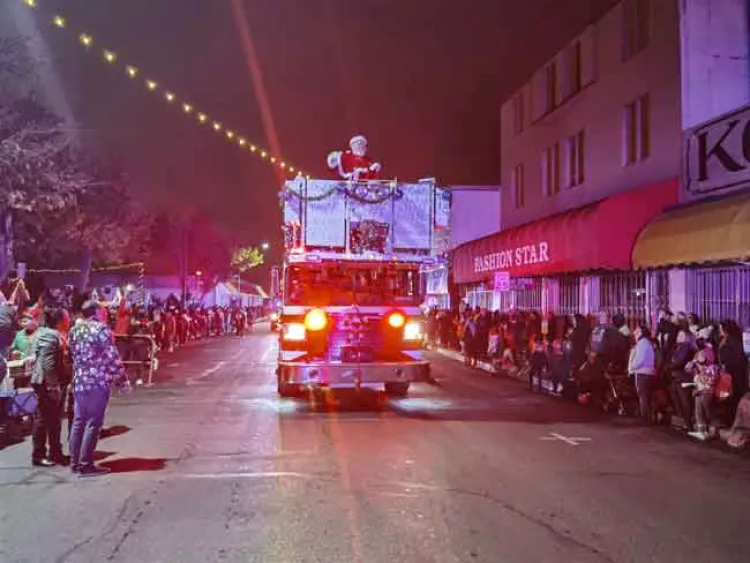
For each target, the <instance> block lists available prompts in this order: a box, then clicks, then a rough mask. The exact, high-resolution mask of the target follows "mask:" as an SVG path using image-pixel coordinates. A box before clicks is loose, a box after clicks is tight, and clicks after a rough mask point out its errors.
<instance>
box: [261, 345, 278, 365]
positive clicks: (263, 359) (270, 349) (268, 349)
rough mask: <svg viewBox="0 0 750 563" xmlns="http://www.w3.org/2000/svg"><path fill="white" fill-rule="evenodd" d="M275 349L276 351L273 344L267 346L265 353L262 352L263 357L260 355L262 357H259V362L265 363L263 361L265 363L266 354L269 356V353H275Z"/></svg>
mask: <svg viewBox="0 0 750 563" xmlns="http://www.w3.org/2000/svg"><path fill="white" fill-rule="evenodd" d="M276 349H277V348H276V345H275V344H270V345H269V346H268V348H266V351H265V352H263V355H262V356H261V357H260V361H261V362H265V361H266V358H267V357H268V354H269V353H271V352H275V351H276Z"/></svg>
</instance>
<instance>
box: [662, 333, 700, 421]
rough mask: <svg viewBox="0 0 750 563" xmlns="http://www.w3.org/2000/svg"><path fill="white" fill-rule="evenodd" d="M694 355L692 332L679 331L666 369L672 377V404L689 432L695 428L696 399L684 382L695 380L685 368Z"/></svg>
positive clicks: (670, 394)
mask: <svg viewBox="0 0 750 563" xmlns="http://www.w3.org/2000/svg"><path fill="white" fill-rule="evenodd" d="M693 356H695V345H694V344H693V338H692V336H691V334H690V333H689V332H688V331H685V330H681V331H679V332H678V333H677V344H676V346H675V349H674V352H673V353H672V357H671V358H668V359H667V365H666V368H667V370H666V371H667V373H668V375H669V378H670V382H669V397H670V399H671V401H672V406H673V407H674V409H675V412H676V414H677V415H678V416H679V417H680V418H682V420H683V429H684V430H685V431H688V432H689V431H691V430H692V429H693V428H692V427H693V417H694V414H695V413H694V409H695V401H694V400H693V389H692V387H684V386H683V384H687V383H691V382H692V381H693V375H692V374H691V373H688V372H687V371H686V369H685V368H686V366H687V365H688V363H690V362H691V361H692V360H693Z"/></svg>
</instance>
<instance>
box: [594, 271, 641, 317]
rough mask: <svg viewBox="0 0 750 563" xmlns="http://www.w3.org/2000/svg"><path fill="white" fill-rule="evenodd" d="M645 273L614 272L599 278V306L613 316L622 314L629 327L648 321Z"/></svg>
mask: <svg viewBox="0 0 750 563" xmlns="http://www.w3.org/2000/svg"><path fill="white" fill-rule="evenodd" d="M646 277H647V275H646V272H615V273H606V274H602V275H601V276H600V278H599V279H600V283H599V306H600V308H601V310H602V311H605V312H607V313H609V314H610V315H614V314H615V313H622V314H623V315H625V319H626V321H627V323H628V325H630V326H634V325H636V324H639V323H647V322H648V321H649V302H648V296H647V293H648V292H647V290H646V288H647V285H646Z"/></svg>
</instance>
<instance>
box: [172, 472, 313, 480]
mask: <svg viewBox="0 0 750 563" xmlns="http://www.w3.org/2000/svg"><path fill="white" fill-rule="evenodd" d="M172 477H177V478H178V479H179V478H183V479H278V478H280V477H295V478H297V479H320V478H321V476H320V475H313V474H312V473H296V472H293V471H264V472H257V473H175V474H173V475H172Z"/></svg>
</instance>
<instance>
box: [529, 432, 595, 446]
mask: <svg viewBox="0 0 750 563" xmlns="http://www.w3.org/2000/svg"><path fill="white" fill-rule="evenodd" d="M539 439H540V440H544V441H549V442H565V443H566V444H568V445H569V446H580V445H581V442H590V441H591V438H581V437H573V436H563V435H562V434H558V433H557V432H550V433H549V436H542V437H541V438H539Z"/></svg>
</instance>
